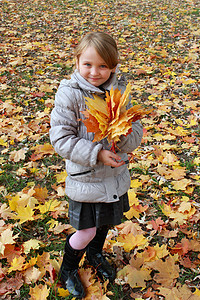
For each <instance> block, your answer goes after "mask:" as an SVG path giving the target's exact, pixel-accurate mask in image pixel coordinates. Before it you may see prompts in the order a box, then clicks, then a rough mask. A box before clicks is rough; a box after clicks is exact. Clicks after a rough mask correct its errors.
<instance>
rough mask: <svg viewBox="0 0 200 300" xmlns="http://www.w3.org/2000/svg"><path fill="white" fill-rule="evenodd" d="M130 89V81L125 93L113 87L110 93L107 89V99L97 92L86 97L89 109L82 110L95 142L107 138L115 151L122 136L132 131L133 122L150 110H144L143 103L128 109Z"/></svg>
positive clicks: (85, 122) (88, 129)
mask: <svg viewBox="0 0 200 300" xmlns="http://www.w3.org/2000/svg"><path fill="white" fill-rule="evenodd" d="M130 91H131V85H130V83H129V84H128V85H127V87H126V90H125V91H124V93H123V94H121V90H119V89H115V90H114V89H113V88H111V90H110V93H109V92H107V91H106V98H105V100H104V99H102V98H101V97H99V96H97V95H95V94H94V99H93V98H89V97H85V99H86V105H87V106H88V109H86V110H85V111H83V112H82V113H83V114H84V116H85V118H86V119H84V120H82V121H83V123H84V124H85V126H86V127H87V131H88V132H94V133H95V135H94V139H93V142H96V141H100V140H102V139H103V138H107V139H108V142H109V143H110V144H111V150H112V151H113V152H115V147H116V143H117V142H118V141H119V140H120V136H121V135H128V134H130V133H131V132H132V122H135V121H137V120H139V119H141V118H142V117H143V116H144V115H146V114H147V113H149V112H150V111H147V110H144V108H142V107H141V105H134V106H133V107H131V108H129V109H126V106H127V104H128V102H129V94H130Z"/></svg>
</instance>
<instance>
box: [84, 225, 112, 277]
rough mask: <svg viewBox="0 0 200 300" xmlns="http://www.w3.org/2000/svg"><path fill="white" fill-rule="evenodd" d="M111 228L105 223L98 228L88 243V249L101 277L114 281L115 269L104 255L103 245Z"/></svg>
mask: <svg viewBox="0 0 200 300" xmlns="http://www.w3.org/2000/svg"><path fill="white" fill-rule="evenodd" d="M108 230H109V226H107V225H104V226H102V227H100V228H98V229H97V233H96V236H95V237H94V238H93V240H92V241H91V242H90V243H89V244H88V247H87V250H86V256H87V259H88V261H89V263H90V265H92V266H93V267H94V268H95V269H96V271H97V274H98V275H99V277H100V278H106V279H108V280H109V281H111V282H112V281H113V280H114V279H115V276H116V272H115V269H114V268H113V267H112V266H111V265H110V264H109V262H108V261H107V260H106V258H105V257H104V256H103V255H102V249H103V245H104V242H105V239H106V236H107V233H108Z"/></svg>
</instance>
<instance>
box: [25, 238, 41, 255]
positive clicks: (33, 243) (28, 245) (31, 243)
mask: <svg viewBox="0 0 200 300" xmlns="http://www.w3.org/2000/svg"><path fill="white" fill-rule="evenodd" d="M40 245H41V242H40V241H38V240H36V239H30V240H28V241H26V242H24V243H23V247H24V253H25V254H28V253H29V252H30V251H31V249H39V248H40Z"/></svg>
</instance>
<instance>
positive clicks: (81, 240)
mask: <svg viewBox="0 0 200 300" xmlns="http://www.w3.org/2000/svg"><path fill="white" fill-rule="evenodd" d="M96 230H97V229H96V227H92V228H87V229H81V230H77V231H76V232H75V233H74V234H73V235H72V236H71V237H70V239H69V244H70V246H71V247H72V248H73V249H75V250H81V249H84V248H85V247H86V246H87V245H88V244H89V242H90V241H91V240H93V238H94V237H95V235H96Z"/></svg>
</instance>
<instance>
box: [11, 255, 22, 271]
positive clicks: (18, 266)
mask: <svg viewBox="0 0 200 300" xmlns="http://www.w3.org/2000/svg"><path fill="white" fill-rule="evenodd" d="M24 262H25V258H24V257H23V256H19V257H14V259H13V261H12V262H11V267H10V268H9V269H8V273H10V272H12V271H21V270H23V269H24V266H25V264H24Z"/></svg>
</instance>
